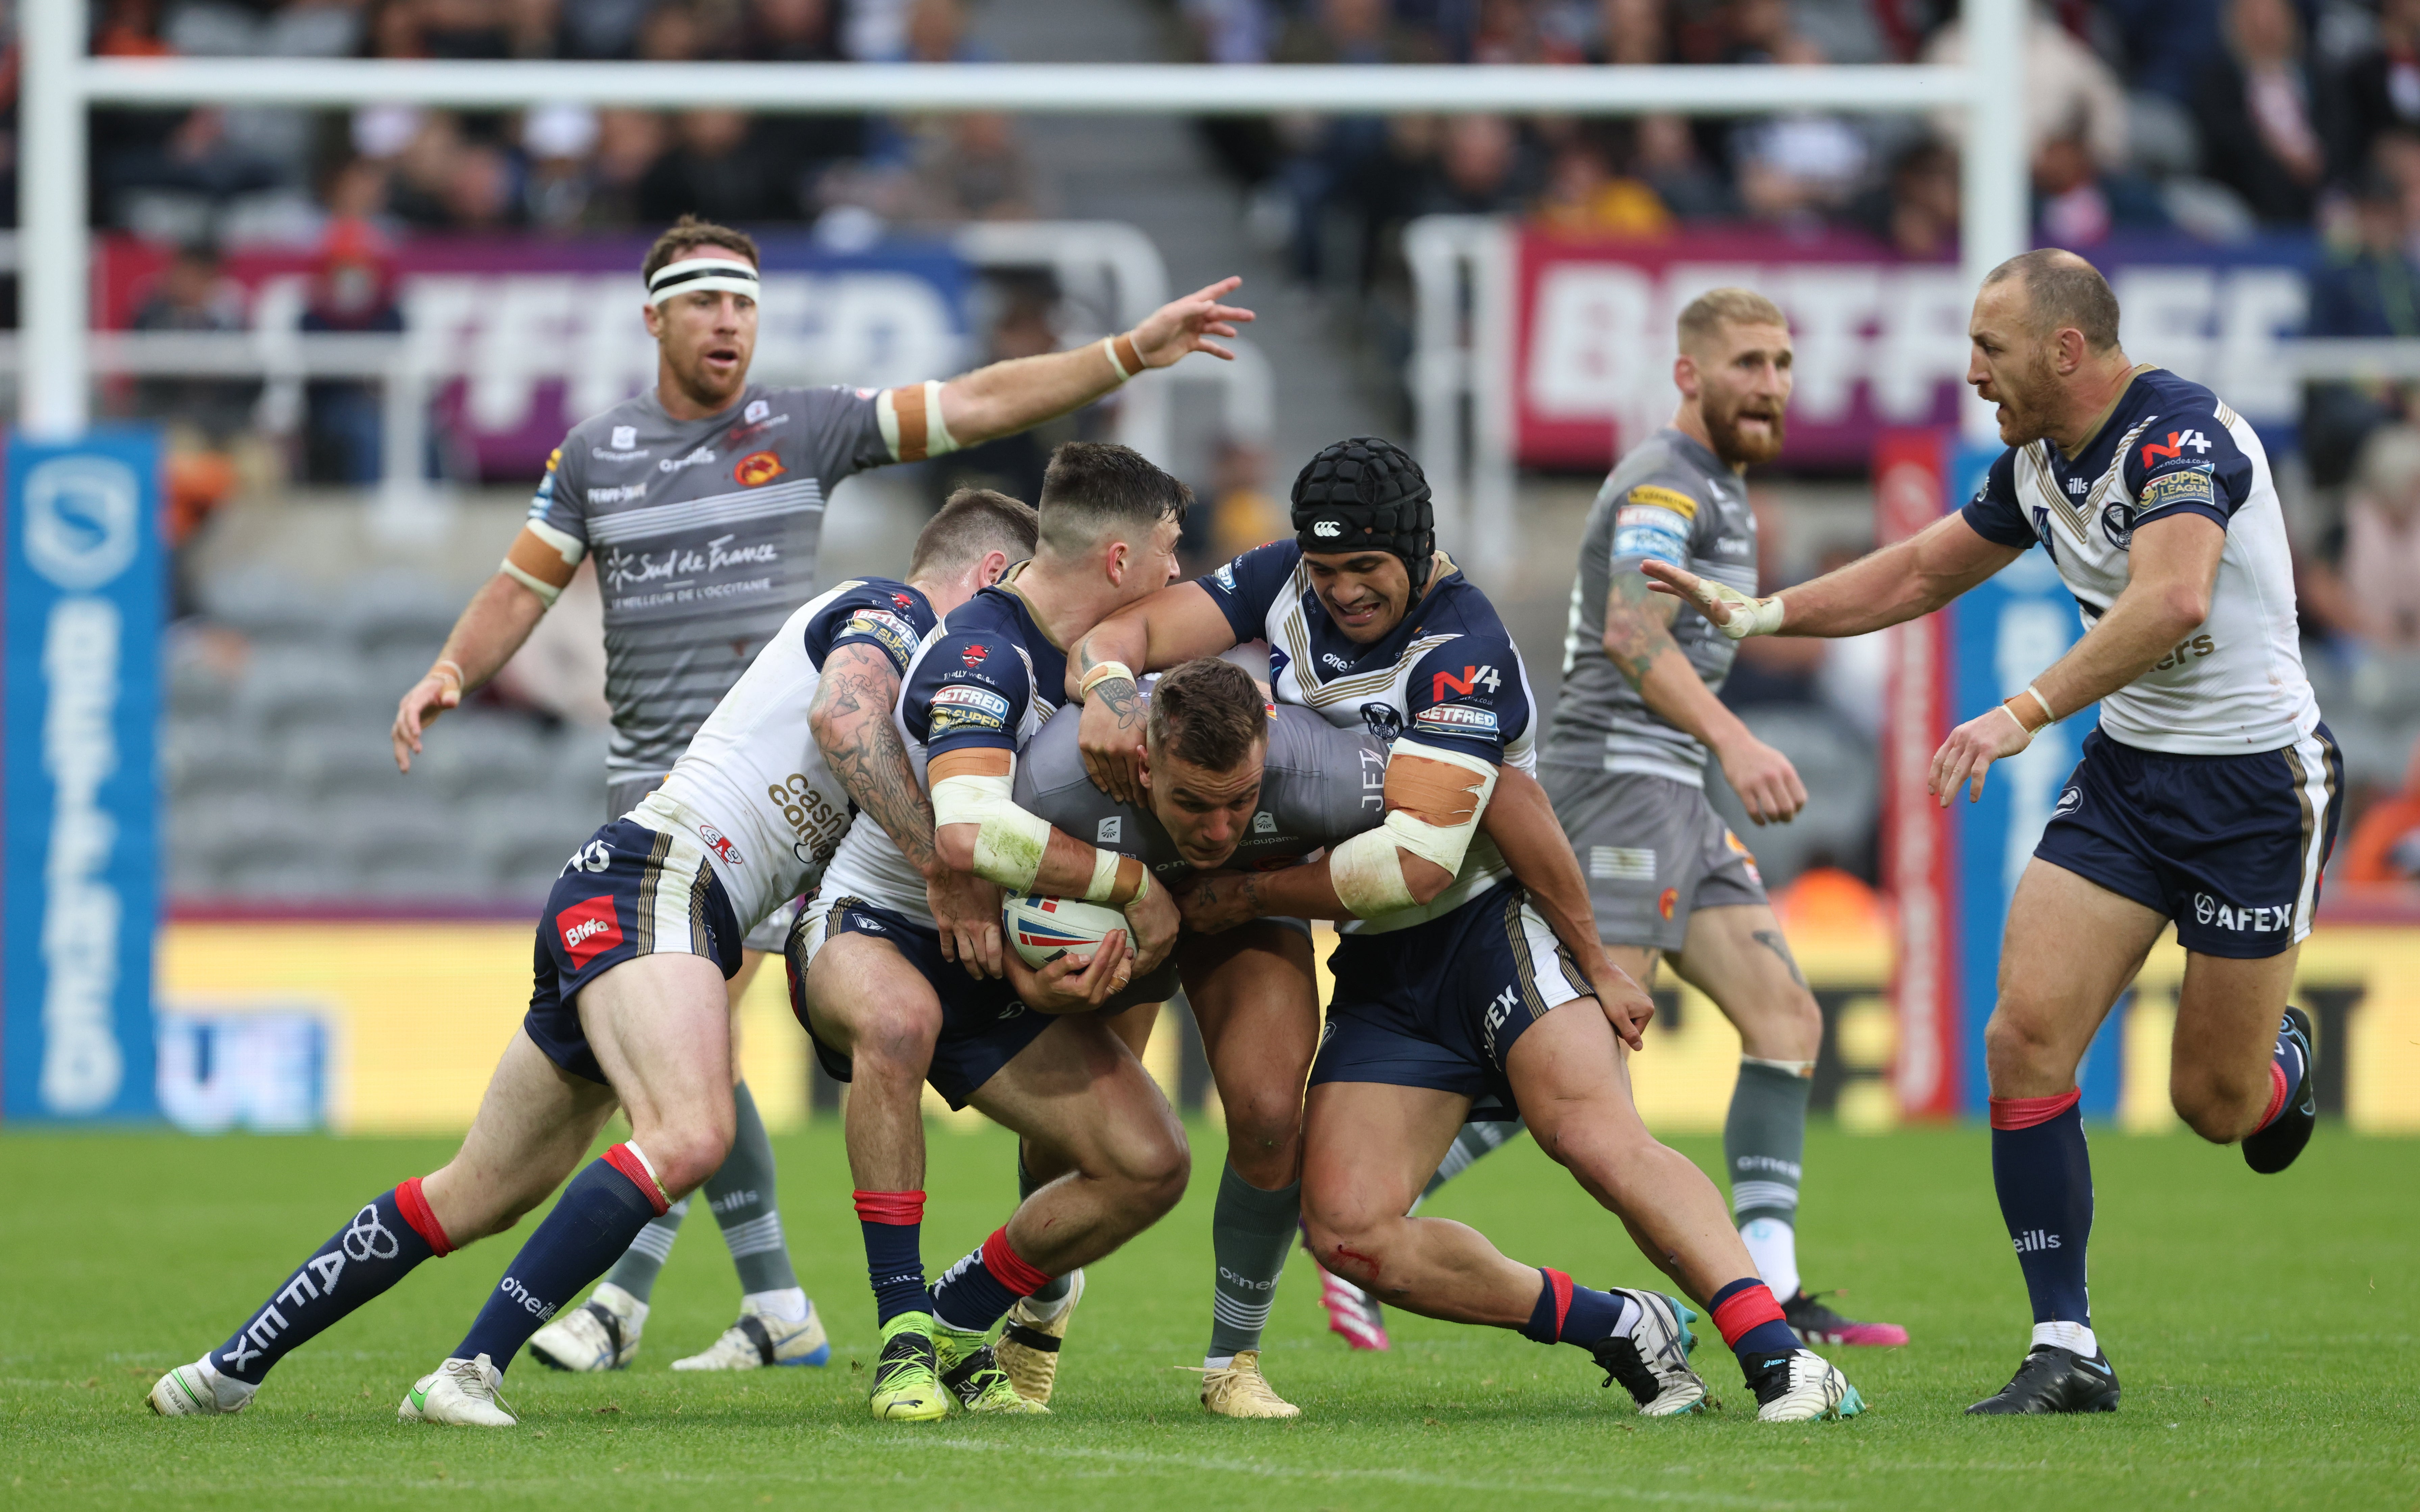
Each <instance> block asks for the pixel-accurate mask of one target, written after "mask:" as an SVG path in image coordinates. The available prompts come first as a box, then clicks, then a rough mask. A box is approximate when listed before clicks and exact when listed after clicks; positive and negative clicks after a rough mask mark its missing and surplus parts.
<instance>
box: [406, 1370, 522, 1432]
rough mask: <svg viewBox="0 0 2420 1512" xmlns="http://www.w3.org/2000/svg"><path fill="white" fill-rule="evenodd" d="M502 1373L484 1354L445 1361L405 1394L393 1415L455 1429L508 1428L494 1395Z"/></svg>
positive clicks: (508, 1417)
mask: <svg viewBox="0 0 2420 1512" xmlns="http://www.w3.org/2000/svg"><path fill="white" fill-rule="evenodd" d="M503 1385H504V1372H503V1371H501V1370H499V1369H497V1368H496V1366H495V1363H494V1362H493V1361H491V1360H489V1358H488V1357H487V1356H486V1355H484V1354H483V1355H481V1356H479V1357H478V1358H477V1359H475V1360H461V1359H454V1360H448V1361H446V1362H445V1363H444V1364H442V1365H439V1366H438V1367H437V1368H436V1369H434V1370H432V1371H430V1372H429V1373H428V1374H427V1375H425V1376H423V1377H421V1378H420V1380H419V1381H418V1382H417V1383H416V1384H414V1385H413V1387H412V1388H411V1390H410V1391H409V1392H406V1393H405V1394H404V1397H403V1405H402V1406H400V1407H398V1408H396V1410H395V1415H396V1417H398V1418H400V1419H401V1420H403V1421H404V1422H406V1423H443V1424H448V1425H450V1426H452V1427H468V1428H508V1427H512V1426H513V1425H514V1424H516V1423H518V1422H520V1419H519V1418H517V1417H515V1416H513V1414H512V1413H511V1412H510V1411H508V1410H507V1409H506V1408H505V1406H504V1398H503V1397H502V1396H498V1395H497V1390H498V1388H500V1387H502V1386H503Z"/></svg>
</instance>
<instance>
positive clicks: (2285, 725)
mask: <svg viewBox="0 0 2420 1512" xmlns="http://www.w3.org/2000/svg"><path fill="white" fill-rule="evenodd" d="M2180 513H2191V514H2196V515H2201V516H2203V517H2207V518H2209V519H2211V520H2214V521H2216V522H2217V523H2218V524H2219V526H2220V527H2221V528H2223V529H2224V530H2225V531H2226V550H2225V553H2224V554H2223V555H2222V556H2221V557H2220V559H2219V565H2218V580H2217V583H2216V585H2215V587H2214V588H2213V589H2212V591H2211V601H2210V617H2209V618H2208V619H2206V620H2204V621H2203V622H2202V623H2201V624H2200V625H2197V626H2195V628H2194V630H2193V631H2192V633H2190V634H2188V635H2186V636H2184V637H2182V638H2180V640H2178V641H2177V644H2176V646H2175V647H2174V648H2173V649H2172V650H2171V651H2170V652H2169V653H2168V655H2167V656H2165V657H2164V658H2163V659H2162V660H2160V661H2159V662H2158V663H2157V664H2155V665H2154V666H2153V667H2152V668H2151V670H2150V671H2148V672H2145V673H2144V674H2143V675H2142V676H2141V677H2138V678H2136V679H2135V680H2134V681H2133V683H2130V684H2128V685H2127V686H2126V687H2121V688H2119V689H2118V691H2116V692H2114V693H2112V694H2110V695H2109V696H2108V697H2107V698H2105V699H2102V701H2101V728H2102V729H2103V730H2105V731H2107V732H2108V733H2109V735H2110V738H2112V739H2114V740H2118V741H2122V742H2124V743H2125V744H2127V745H2129V746H2134V747H2138V748H2142V749H2145V750H2161V751H2171V752H2175V753H2177V754H2180V755H2189V756H2224V755H2241V754H2243V753H2246V752H2250V751H2260V750H2275V749H2277V748H2281V747H2285V746H2290V745H2292V744H2294V742H2295V741H2297V740H2299V739H2301V738H2302V737H2303V736H2304V735H2306V734H2309V733H2311V730H2312V728H2313V727H2314V726H2316V725H2317V724H2318V723H2319V703H2318V702H2317V701H2316V700H2315V699H2314V698H2313V697H2312V695H2311V685H2310V681H2309V679H2307V678H2306V677H2305V676H2304V673H2303V649H2302V641H2301V638H2300V634H2299V632H2298V631H2297V629H2296V627H2295V622H2294V568H2293V562H2292V558H2291V556H2290V554H2289V553H2288V548H2287V543H2286V522H2285V517H2284V515H2283V513H2282V512H2281V510H2280V509H2279V506H2278V502H2277V488H2276V485H2275V483H2274V482H2273V479H2272V478H2271V476H2270V472H2269V456H2268V454H2267V453H2266V452H2265V451H2263V450H2262V448H2261V445H2260V438H2259V437H2258V436H2257V435H2255V434H2254V433H2253V429H2252V427H2251V425H2249V424H2246V423H2245V422H2244V420H2243V417H2242V416H2241V415H2238V414H2237V413H2236V412H2235V411H2234V410H2232V409H2228V408H2227V407H2226V404H2225V403H2224V402H2223V401H2222V400H2220V399H2219V397H2218V396H2217V395H2216V394H2214V393H2211V391H2210V390H2208V389H2206V388H2204V387H2202V386H2201V385H2200V384H2198V383H2193V382H2188V381H2187V380H2185V379H2184V378H2179V377H2177V376H2176V375H2175V374H2173V373H2169V372H2165V371H2163V370H2162V369H2159V368H2156V367H2151V366H2149V365H2145V366H2142V367H2138V368H2136V369H2135V370H2134V374H2133V378H2132V380H2131V381H2130V382H2129V383H2128V385H2127V388H2126V392H2125V393H2122V394H2120V395H2119V396H2118V403H2117V405H2116V407H2115V408H2113V409H2111V410H2110V412H2109V415H2108V417H2107V418H2106V419H2104V420H2103V421H2102V423H2101V428H2100V429H2099V430H2098V431H2096V432H2094V434H2093V436H2092V438H2091V440H2088V441H2086V443H2085V445H2084V448H2083V450H2082V451H2081V452H2080V453H2079V454H2078V455H2076V456H2075V458H2074V459H2073V460H2072V461H2071V460H2069V458H2068V457H2067V456H2066V455H2064V454H2062V453H2061V452H2060V451H2059V449H2058V448H2057V447H2056V446H2055V445H2053V444H2052V443H2050V442H2048V441H2034V442H2031V443H2029V444H2027V445H2024V446H2020V447H2016V448H2013V449H2012V450H2010V451H2008V452H2005V453H2003V454H2002V455H2001V456H2000V459H1999V460H1998V461H1996V462H1994V463H1993V464H1992V471H1991V473H1990V475H1989V476H1988V477H1987V478H1986V479H1985V481H1984V484H1983V486H1982V487H1981V488H1980V489H1978V490H1977V492H1976V494H1975V497H1974V499H1973V500H1972V501H1969V502H1968V503H1967V505H1966V508H1965V518H1966V523H1967V524H1968V525H1970V526H1972V527H1974V530H1975V532H1976V533H1977V534H1978V535H1980V536H1982V537H1983V538H1984V539H1985V540H1987V541H1993V542H1996V543H1997V544H1999V545H2001V546H2009V547H2029V546H2032V545H2033V544H2035V543H2036V542H2037V541H2039V542H2040V543H2041V547H2042V548H2043V549H2044V550H2046V551H2048V552H2049V553H2050V555H2051V560H2052V562H2053V563H2055V564H2056V566H2057V568H2058V574H2059V577H2060V578H2061V579H2064V580H2065V582H2066V583H2067V586H2068V590H2069V592H2071V593H2072V594H2074V595H2075V602H2076V605H2077V608H2078V609H2079V610H2080V611H2081V612H2082V614H2083V618H2084V624H2085V626H2086V628H2087V629H2088V628H2090V626H2091V625H2092V623H2093V622H2094V621H2096V620H2098V619H2099V618H2100V617H2101V616H2102V615H2103V614H2105V613H2107V612H2108V610H2109V606H2110V605H2111V604H2113V603H2115V602H2116V601H2117V598H2118V594H2120V593H2122V592H2124V591H2125V587H2126V580H2127V572H2128V563H2129V561H2130V557H2129V552H2130V550H2131V549H2132V547H2133V537H2134V532H2137V531H2139V530H2141V529H2142V528H2143V527H2144V526H2145V525H2147V524H2149V523H2150V522H2151V521H2153V520H2158V519H2165V518H2167V517H2171V516H2174V515H2177V514H2180ZM2062 712H2065V711H2062Z"/></svg>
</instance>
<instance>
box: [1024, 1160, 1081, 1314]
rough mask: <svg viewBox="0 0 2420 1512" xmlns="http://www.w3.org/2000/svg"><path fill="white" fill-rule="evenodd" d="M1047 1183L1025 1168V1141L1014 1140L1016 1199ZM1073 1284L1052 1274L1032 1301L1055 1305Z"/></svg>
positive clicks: (1069, 1280) (1037, 1190) (1066, 1278)
mask: <svg viewBox="0 0 2420 1512" xmlns="http://www.w3.org/2000/svg"><path fill="white" fill-rule="evenodd" d="M1049 1184H1050V1183H1049V1182H1047V1181H1045V1180H1042V1179H1041V1178H1040V1177H1037V1176H1035V1175H1034V1174H1033V1173H1032V1171H1029V1170H1027V1169H1026V1168H1025V1141H1024V1140H1022V1139H1020V1140H1018V1141H1017V1142H1016V1200H1017V1201H1019V1202H1023V1201H1024V1200H1025V1199H1026V1198H1027V1197H1030V1196H1033V1194H1035V1193H1036V1192H1039V1191H1041V1190H1042V1189H1043V1188H1044V1187H1046V1186H1048V1185H1049ZM1075 1285H1076V1283H1075V1281H1074V1280H1073V1279H1072V1278H1070V1277H1068V1276H1063V1275H1059V1276H1052V1277H1051V1278H1050V1279H1049V1280H1047V1281H1045V1282H1044V1283H1042V1289H1041V1290H1039V1291H1036V1292H1035V1293H1034V1294H1033V1301H1034V1302H1035V1303H1036V1304H1040V1305H1041V1306H1044V1307H1056V1306H1057V1305H1059V1304H1061V1303H1063V1302H1064V1301H1066V1300H1067V1293H1068V1292H1069V1291H1070V1290H1072V1289H1073V1288H1074V1287H1075Z"/></svg>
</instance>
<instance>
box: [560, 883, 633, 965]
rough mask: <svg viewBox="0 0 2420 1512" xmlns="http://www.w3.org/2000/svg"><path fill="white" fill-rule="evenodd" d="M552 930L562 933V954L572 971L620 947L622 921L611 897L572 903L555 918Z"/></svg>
mask: <svg viewBox="0 0 2420 1512" xmlns="http://www.w3.org/2000/svg"><path fill="white" fill-rule="evenodd" d="M554 927H555V928H556V929H557V930H559V931H561V932H562V933H563V952H564V954H566V955H567V956H569V957H570V958H571V965H572V969H573V970H575V971H577V970H579V969H580V968H582V967H583V966H585V965H587V964H588V963H590V962H591V961H594V960H596V959H597V957H598V956H600V955H603V954H604V953H605V952H606V951H608V950H611V949H613V948H615V947H616V946H618V945H620V944H621V943H622V920H621V918H620V917H619V916H618V915H616V914H615V913H614V911H613V898H612V897H611V896H603V897H597V898H591V899H589V900H587V901H586V902H585V903H573V904H572V905H571V906H570V907H568V908H566V909H565V910H563V912H561V913H559V914H557V915H555V916H554Z"/></svg>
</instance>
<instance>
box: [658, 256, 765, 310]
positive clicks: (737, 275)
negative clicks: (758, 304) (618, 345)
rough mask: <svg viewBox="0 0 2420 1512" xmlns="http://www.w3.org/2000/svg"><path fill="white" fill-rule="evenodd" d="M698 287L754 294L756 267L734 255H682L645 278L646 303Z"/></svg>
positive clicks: (752, 297)
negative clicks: (652, 275)
mask: <svg viewBox="0 0 2420 1512" xmlns="http://www.w3.org/2000/svg"><path fill="white" fill-rule="evenodd" d="M698 289H709V290H721V291H726V292H729V293H732V294H745V295H747V296H748V297H749V298H750V299H754V298H755V297H756V289H757V279H756V270H755V269H753V268H752V267H750V266H749V265H748V264H746V263H744V262H741V261H739V260H738V259H737V258H736V257H684V258H682V259H681V260H680V261H679V262H676V263H666V264H665V265H664V266H663V267H661V268H659V269H657V270H656V276H655V277H653V278H650V279H648V280H647V302H648V303H649V304H661V303H663V302H664V301H666V300H669V299H671V298H672V297H673V296H674V295H675V294H688V293H690V292H692V291H694V290H698Z"/></svg>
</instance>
